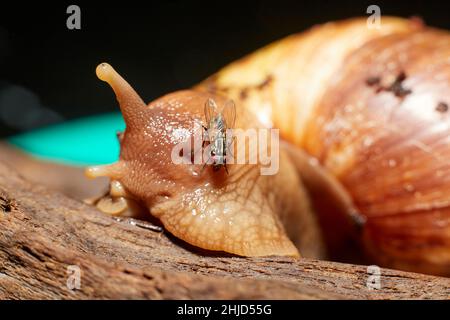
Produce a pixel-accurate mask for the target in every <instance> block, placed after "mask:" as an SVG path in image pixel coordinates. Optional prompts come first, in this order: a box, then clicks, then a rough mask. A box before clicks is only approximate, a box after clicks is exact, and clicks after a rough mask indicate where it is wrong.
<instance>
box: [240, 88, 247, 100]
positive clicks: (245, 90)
mask: <svg viewBox="0 0 450 320" xmlns="http://www.w3.org/2000/svg"><path fill="white" fill-rule="evenodd" d="M239 96H240V98H241V99H242V100H244V99H245V98H247V96H248V89H247V88H244V89H242V90H241V92H240V93H239Z"/></svg>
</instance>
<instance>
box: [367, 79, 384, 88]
mask: <svg viewBox="0 0 450 320" xmlns="http://www.w3.org/2000/svg"><path fill="white" fill-rule="evenodd" d="M380 81H381V79H380V77H369V78H367V79H366V84H367V85H368V86H369V87H372V86H374V85H377V84H379V83H380Z"/></svg>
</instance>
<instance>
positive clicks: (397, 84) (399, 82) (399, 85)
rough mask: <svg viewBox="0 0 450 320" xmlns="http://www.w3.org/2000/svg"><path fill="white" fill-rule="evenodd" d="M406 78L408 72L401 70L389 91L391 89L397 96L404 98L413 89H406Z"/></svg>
mask: <svg viewBox="0 0 450 320" xmlns="http://www.w3.org/2000/svg"><path fill="white" fill-rule="evenodd" d="M405 80H406V73H405V72H404V71H402V72H400V73H399V74H398V76H397V78H396V79H395V81H394V82H393V83H392V84H391V85H390V87H388V88H387V90H388V91H391V92H392V93H394V94H395V96H396V97H399V98H404V97H405V96H407V95H408V94H411V93H412V91H411V90H410V89H406V88H405V87H403V81H405Z"/></svg>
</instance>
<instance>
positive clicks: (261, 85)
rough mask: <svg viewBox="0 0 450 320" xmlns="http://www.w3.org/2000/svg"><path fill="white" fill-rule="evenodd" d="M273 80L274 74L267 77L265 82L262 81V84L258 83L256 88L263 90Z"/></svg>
mask: <svg viewBox="0 0 450 320" xmlns="http://www.w3.org/2000/svg"><path fill="white" fill-rule="evenodd" d="M272 81H273V76H272V75H268V76H267V77H266V79H264V81H263V82H261V83H260V84H258V85H257V86H256V89H258V90H262V89H264V88H265V87H267V86H268V85H269V84H270V83H271V82H272Z"/></svg>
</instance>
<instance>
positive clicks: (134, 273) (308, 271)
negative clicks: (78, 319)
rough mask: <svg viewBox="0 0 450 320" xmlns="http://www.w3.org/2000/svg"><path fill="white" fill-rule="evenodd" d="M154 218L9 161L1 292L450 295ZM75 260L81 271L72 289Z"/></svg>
mask: <svg viewBox="0 0 450 320" xmlns="http://www.w3.org/2000/svg"><path fill="white" fill-rule="evenodd" d="M154 229H155V228H154V226H152V225H151V224H150V223H148V222H138V221H136V220H130V219H115V218H112V217H109V216H107V215H104V214H102V213H100V212H98V211H97V210H96V209H95V208H93V207H91V206H89V205H86V204H84V203H82V202H81V201H78V200H73V199H71V198H68V197H67V196H64V195H62V194H60V193H58V192H54V191H50V190H49V189H47V188H46V187H43V186H41V185H38V184H34V183H30V182H27V181H25V180H24V179H23V178H22V177H21V176H19V174H17V173H16V172H15V171H14V170H13V169H12V168H11V167H9V166H6V165H5V164H2V163H1V162H0V299H59V298H61V299H89V298H95V299H109V298H113V299H128V298H138V299H140V298H144V299H146V298H151V299H238V298H245V299H259V298H262V299H342V298H343V299H411V298H414V299H428V298H434V299H448V298H449V297H450V279H447V278H440V277H432V276H426V275H421V274H414V273H406V272H401V271H395V270H388V269H381V288H380V289H378V290H376V289H369V288H367V286H366V282H367V278H368V276H369V274H368V273H367V267H366V266H359V265H349V264H342V263H334V262H325V261H316V260H310V259H298V260H296V259H293V258H287V257H267V258H241V257H233V256H229V255H225V254H220V253H210V252H204V251H200V250H197V249H195V248H192V247H190V246H188V245H186V244H184V243H182V242H180V241H179V240H176V239H174V238H173V237H171V236H170V235H169V234H167V233H166V232H164V231H163V232H158V231H155V230H154ZM69 266H77V267H79V268H80V271H81V282H80V288H79V289H75V290H70V289H68V287H67V280H68V278H69V276H70V275H71V274H70V273H68V267H69Z"/></svg>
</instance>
